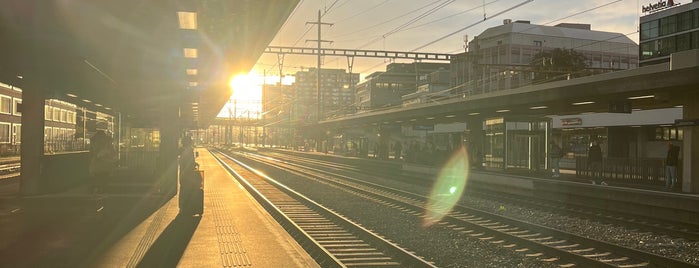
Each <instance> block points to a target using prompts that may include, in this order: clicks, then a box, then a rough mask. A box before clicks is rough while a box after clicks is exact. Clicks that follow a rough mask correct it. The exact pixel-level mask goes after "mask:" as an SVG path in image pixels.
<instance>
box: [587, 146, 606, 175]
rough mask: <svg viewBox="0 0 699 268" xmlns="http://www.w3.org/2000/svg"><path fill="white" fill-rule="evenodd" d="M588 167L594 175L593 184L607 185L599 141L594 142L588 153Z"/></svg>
mask: <svg viewBox="0 0 699 268" xmlns="http://www.w3.org/2000/svg"><path fill="white" fill-rule="evenodd" d="M587 167H588V169H589V170H590V172H591V173H592V184H597V183H599V184H601V185H607V183H606V182H605V181H604V179H603V178H602V148H601V147H600V146H599V144H598V143H597V141H592V144H591V145H590V148H589V149H588V151H587Z"/></svg>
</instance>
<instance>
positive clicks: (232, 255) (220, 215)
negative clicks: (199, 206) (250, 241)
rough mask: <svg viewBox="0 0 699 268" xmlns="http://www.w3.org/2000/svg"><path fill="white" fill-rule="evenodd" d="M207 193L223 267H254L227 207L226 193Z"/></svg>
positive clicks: (208, 208) (208, 207) (209, 212)
mask: <svg viewBox="0 0 699 268" xmlns="http://www.w3.org/2000/svg"><path fill="white" fill-rule="evenodd" d="M206 194H207V198H208V199H209V203H208V204H209V205H210V206H207V211H208V213H207V214H208V215H211V217H212V218H213V220H214V226H216V237H217V239H218V247H219V250H220V252H221V260H222V261H223V267H252V263H251V262H250V259H249V258H248V255H247V253H246V251H245V248H244V247H243V244H242V242H241V240H240V234H239V232H238V230H237V229H236V228H235V226H234V225H233V213H232V212H231V211H230V210H228V209H226V206H225V202H226V201H227V200H225V199H226V198H225V195H224V194H222V193H220V192H217V191H210V192H207V193H206Z"/></svg>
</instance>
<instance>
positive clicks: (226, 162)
mask: <svg viewBox="0 0 699 268" xmlns="http://www.w3.org/2000/svg"><path fill="white" fill-rule="evenodd" d="M214 156H215V157H216V158H217V159H218V161H219V162H220V163H221V164H222V165H223V166H224V167H225V168H226V169H227V170H228V171H229V172H231V174H233V175H234V176H235V177H236V179H237V180H238V181H240V183H241V184H242V185H244V187H245V188H246V189H247V190H248V191H249V192H250V193H251V194H252V195H253V196H255V198H256V199H257V200H258V202H260V203H261V204H262V205H263V206H264V207H265V208H266V209H267V210H268V211H269V212H270V213H271V214H272V215H273V216H274V217H275V218H276V219H277V220H278V221H279V222H280V223H281V224H282V226H284V227H285V228H286V230H287V231H289V232H290V233H291V234H292V236H293V237H295V238H296V239H297V240H299V242H300V244H301V245H302V246H303V247H304V248H305V249H306V250H308V251H309V253H311V256H313V257H314V258H316V260H317V261H318V262H319V263H320V264H321V266H323V267H378V266H381V267H434V265H432V264H431V263H429V262H427V261H425V260H424V259H422V258H421V257H418V256H416V255H415V254H413V253H411V252H409V251H407V250H406V249H403V248H401V247H399V246H397V245H395V244H394V243H392V242H391V241H389V240H386V239H384V238H382V237H380V236H378V235H376V234H374V233H373V232H371V231H370V230H367V229H365V228H363V227H361V226H360V225H358V224H356V223H354V222H352V221H351V220H349V219H347V218H345V217H344V216H342V215H339V214H337V213H335V212H333V211H331V210H329V209H327V208H325V207H324V206H322V205H321V204H318V203H316V202H314V201H313V200H310V199H309V198H307V197H305V196H303V195H301V194H300V193H298V192H296V191H294V190H292V189H289V188H288V187H286V186H284V185H282V184H280V183H278V182H276V181H275V180H274V179H272V178H270V177H268V176H266V175H264V174H262V173H260V172H258V171H256V170H254V169H252V168H250V167H249V166H246V165H245V164H243V163H241V162H239V161H237V160H235V159H234V158H232V157H230V156H228V155H225V154H223V153H220V152H214Z"/></svg>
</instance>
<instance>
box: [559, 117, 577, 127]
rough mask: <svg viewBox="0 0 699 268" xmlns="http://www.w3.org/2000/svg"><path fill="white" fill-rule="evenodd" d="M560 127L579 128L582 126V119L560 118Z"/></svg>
mask: <svg viewBox="0 0 699 268" xmlns="http://www.w3.org/2000/svg"><path fill="white" fill-rule="evenodd" d="M561 125H562V126H564V127H565V126H580V125H582V118H579V117H574V118H561Z"/></svg>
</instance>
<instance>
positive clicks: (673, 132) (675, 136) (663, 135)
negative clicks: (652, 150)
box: [648, 127, 684, 141]
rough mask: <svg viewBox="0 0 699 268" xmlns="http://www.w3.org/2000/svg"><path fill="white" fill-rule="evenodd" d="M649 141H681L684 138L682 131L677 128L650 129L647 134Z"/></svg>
mask: <svg viewBox="0 0 699 268" xmlns="http://www.w3.org/2000/svg"><path fill="white" fill-rule="evenodd" d="M649 134H650V135H649V137H648V138H649V140H651V141H681V140H682V139H683V138H684V137H683V136H684V133H683V132H682V129H680V128H677V127H656V128H651V133H649Z"/></svg>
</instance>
